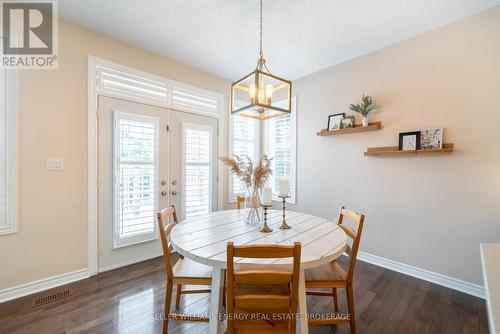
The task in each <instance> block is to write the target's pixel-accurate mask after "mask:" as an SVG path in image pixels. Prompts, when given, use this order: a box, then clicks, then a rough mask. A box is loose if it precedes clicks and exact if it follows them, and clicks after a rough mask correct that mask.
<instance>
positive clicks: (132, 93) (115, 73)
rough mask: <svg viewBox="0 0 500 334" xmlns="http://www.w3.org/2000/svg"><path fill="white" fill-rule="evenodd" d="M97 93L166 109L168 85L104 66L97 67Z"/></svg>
mask: <svg viewBox="0 0 500 334" xmlns="http://www.w3.org/2000/svg"><path fill="white" fill-rule="evenodd" d="M97 88H98V90H99V92H104V93H108V94H112V95H114V94H118V95H123V96H126V97H127V99H131V100H135V101H138V102H147V103H152V104H155V105H160V106H165V107H168V85H167V84H166V83H165V82H162V81H160V80H152V79H146V78H144V77H143V76H136V75H133V74H129V73H125V72H122V71H119V70H115V69H111V68H108V67H104V66H98V67H97Z"/></svg>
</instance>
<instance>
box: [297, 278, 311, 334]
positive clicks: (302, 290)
mask: <svg viewBox="0 0 500 334" xmlns="http://www.w3.org/2000/svg"><path fill="white" fill-rule="evenodd" d="M306 298H307V296H306V277H305V273H304V270H303V269H301V270H300V276H299V314H300V318H299V320H298V321H297V333H300V334H308V333H309V326H308V321H307V299H306Z"/></svg>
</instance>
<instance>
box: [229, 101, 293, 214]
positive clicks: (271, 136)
mask: <svg viewBox="0 0 500 334" xmlns="http://www.w3.org/2000/svg"><path fill="white" fill-rule="evenodd" d="M261 125H262V140H261V136H260V132H261V131H260V127H261ZM295 133H296V98H295V97H293V98H292V113H291V114H289V115H285V116H281V117H277V118H272V119H268V120H265V121H263V122H262V123H260V122H259V121H258V120H255V119H252V118H248V117H239V116H231V119H230V133H229V135H230V138H232V140H231V141H230V144H232V149H231V147H230V151H229V152H230V154H231V155H233V156H234V155H238V156H245V155H248V156H249V157H250V158H252V159H253V160H254V161H257V159H258V158H259V156H260V152H264V154H266V155H267V156H269V157H270V158H273V175H272V176H271V178H270V180H269V183H268V186H270V187H272V188H273V196H274V199H275V200H280V199H279V198H278V192H279V181H280V180H284V179H286V180H289V187H290V199H289V200H288V202H289V203H293V204H295V203H296V200H295V175H296V172H295V166H296V135H295ZM244 192H245V186H244V185H243V184H242V183H241V181H240V180H239V179H238V178H237V177H235V176H230V177H229V194H230V195H229V202H234V201H235V199H236V196H237V195H239V194H244Z"/></svg>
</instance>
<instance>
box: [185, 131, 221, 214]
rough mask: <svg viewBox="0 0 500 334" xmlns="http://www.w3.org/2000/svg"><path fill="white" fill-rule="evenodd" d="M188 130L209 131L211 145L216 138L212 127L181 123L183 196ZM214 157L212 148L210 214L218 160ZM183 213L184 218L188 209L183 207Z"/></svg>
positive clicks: (210, 155)
mask: <svg viewBox="0 0 500 334" xmlns="http://www.w3.org/2000/svg"><path fill="white" fill-rule="evenodd" d="M186 129H195V130H196V129H197V130H201V131H208V132H209V133H210V136H209V139H208V142H209V143H210V144H212V140H213V137H214V131H213V128H212V127H210V126H205V125H200V124H195V123H189V122H181V131H182V135H181V157H182V158H181V179H182V182H181V183H182V196H185V195H186V159H184V157H185V156H186V142H185V141H186ZM212 155H213V148H210V151H209V158H208V161H209V163H208V165H209V166H210V172H209V175H210V177H209V198H210V200H209V204H208V205H209V207H208V211H209V212H212V211H213V210H212V208H213V200H214V199H213V196H212V195H213V186H214V185H213V180H212V175H213V174H212V173H213V171H214V168H215V166H214V165H215V163H216V160H217V159H214V157H213V156H212ZM200 165H205V164H200ZM181 203H186V200H185V199H184V200H183V201H181ZM181 210H182V211H181V212H182V216H183V217H186V208H184V207H181Z"/></svg>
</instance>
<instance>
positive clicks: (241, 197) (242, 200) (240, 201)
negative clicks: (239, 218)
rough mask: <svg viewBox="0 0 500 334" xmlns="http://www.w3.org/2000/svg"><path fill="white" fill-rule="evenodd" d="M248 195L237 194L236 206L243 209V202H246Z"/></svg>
mask: <svg viewBox="0 0 500 334" xmlns="http://www.w3.org/2000/svg"><path fill="white" fill-rule="evenodd" d="M245 201H246V197H245V196H236V207H237V208H238V209H241V204H243V203H245Z"/></svg>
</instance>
